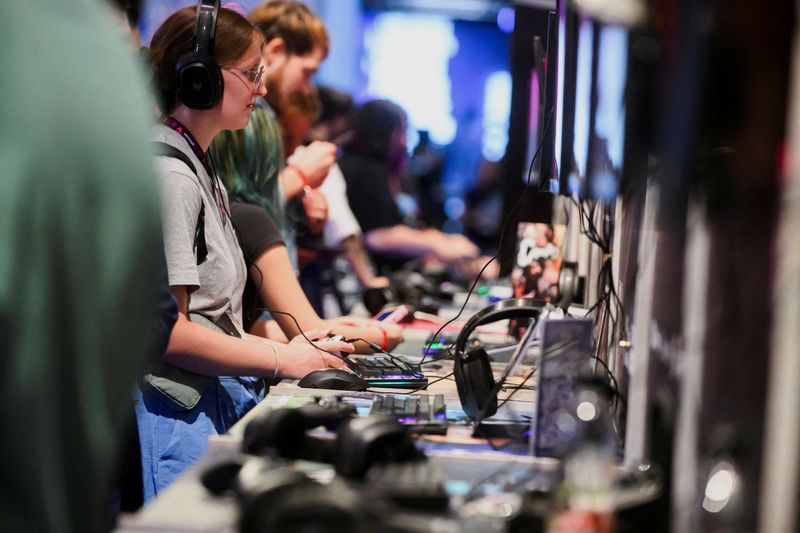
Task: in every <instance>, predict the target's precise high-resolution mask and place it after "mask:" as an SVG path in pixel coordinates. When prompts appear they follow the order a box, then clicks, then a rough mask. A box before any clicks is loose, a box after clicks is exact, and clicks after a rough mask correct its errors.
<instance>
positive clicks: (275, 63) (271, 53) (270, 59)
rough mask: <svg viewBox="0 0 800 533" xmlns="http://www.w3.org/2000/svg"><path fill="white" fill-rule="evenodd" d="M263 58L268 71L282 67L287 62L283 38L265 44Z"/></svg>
mask: <svg viewBox="0 0 800 533" xmlns="http://www.w3.org/2000/svg"><path fill="white" fill-rule="evenodd" d="M261 57H263V58H264V63H265V64H266V68H267V70H273V69H275V68H278V67H280V65H282V64H283V62H284V61H286V43H285V42H284V40H283V38H281V37H276V38H274V39H272V40H270V41H269V42H268V43H267V44H265V45H264V50H263V52H262V53H261Z"/></svg>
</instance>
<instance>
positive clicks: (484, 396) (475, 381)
mask: <svg viewBox="0 0 800 533" xmlns="http://www.w3.org/2000/svg"><path fill="white" fill-rule="evenodd" d="M454 370H455V374H456V375H455V377H456V387H457V388H458V397H459V399H460V400H461V406H462V407H463V408H464V412H465V413H466V414H467V416H468V417H470V418H471V419H473V420H476V419H478V418H479V417H480V416H481V414H483V416H484V417H487V416H492V415H493V414H495V413H496V412H497V395H496V394H494V395H493V394H491V393H492V390H493V389H494V387H495V382H494V375H493V374H492V367H491V365H490V364H489V354H487V353H486V350H484V349H483V348H472V349H471V350H469V351H467V353H466V354H463V355H456V359H455V363H454ZM484 410H485V411H486V412H485V413H484Z"/></svg>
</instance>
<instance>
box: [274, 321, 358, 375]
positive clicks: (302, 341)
mask: <svg viewBox="0 0 800 533" xmlns="http://www.w3.org/2000/svg"><path fill="white" fill-rule="evenodd" d="M328 333H329V331H324V330H313V331H306V332H305V337H303V335H298V336H296V337H294V338H293V339H292V340H291V341H290V342H289V344H288V345H286V349H285V350H283V351H282V353H281V357H280V370H279V374H280V375H281V376H283V377H286V378H292V379H299V378H302V377H303V376H305V375H306V374H308V373H309V372H313V371H314V370H321V369H325V368H342V367H343V366H344V361H343V360H342V359H341V358H340V357H337V356H335V355H331V354H329V353H326V352H324V351H322V350H320V349H318V348H317V347H319V348H322V349H323V350H327V351H329V352H333V353H339V352H346V353H352V352H353V351H355V347H353V345H352V344H350V343H349V342H344V341H339V340H331V339H327V338H325V336H326V335H327V334H328ZM306 338H308V339H311V340H313V341H314V344H313V345H312V344H310V343H309V342H308V340H306ZM316 339H318V340H316ZM284 354H286V357H284V356H283V355H284Z"/></svg>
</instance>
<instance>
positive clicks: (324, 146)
mask: <svg viewBox="0 0 800 533" xmlns="http://www.w3.org/2000/svg"><path fill="white" fill-rule="evenodd" d="M335 162H336V145H335V144H331V143H329V142H324V141H314V142H312V143H311V144H309V145H308V146H304V147H303V149H302V150H300V149H298V150H296V151H295V153H294V154H293V155H292V157H290V158H289V164H288V165H287V166H286V168H284V169H283V171H281V174H280V180H281V182H282V184H283V191H284V194H285V195H286V201H289V200H291V199H292V198H295V197H297V196H300V194H302V192H303V189H304V188H305V186H306V185H307V186H309V187H311V188H312V189H316V188H317V187H319V186H320V185H322V182H323V181H325V176H327V175H328V170H329V169H330V168H331V165H333V164H334V163H335Z"/></svg>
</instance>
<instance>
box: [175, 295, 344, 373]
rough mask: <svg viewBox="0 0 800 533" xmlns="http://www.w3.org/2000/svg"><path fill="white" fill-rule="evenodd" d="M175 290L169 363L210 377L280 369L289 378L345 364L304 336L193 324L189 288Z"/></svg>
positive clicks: (334, 345)
mask: <svg viewBox="0 0 800 533" xmlns="http://www.w3.org/2000/svg"><path fill="white" fill-rule="evenodd" d="M172 291H173V294H174V295H175V299H176V301H177V303H178V321H177V322H176V323H175V327H174V328H173V329H172V334H171V335H170V339H169V344H168V345H167V351H166V352H165V353H164V355H163V360H164V362H166V363H169V364H171V365H174V366H177V367H179V368H183V369H185V370H189V371H192V372H195V373H198V374H203V375H209V376H264V377H272V376H274V375H276V370H277V375H278V376H280V377H288V378H301V377H303V376H305V375H306V374H308V373H309V372H311V371H313V370H317V369H321V368H340V367H341V366H342V364H343V363H342V361H341V360H340V359H339V358H338V357H335V356H332V355H329V354H327V353H324V352H321V351H319V350H317V349H316V348H314V347H313V346H311V345H309V344H308V343H307V342H305V341H304V340H302V339H301V340H298V339H293V340H292V342H290V343H289V344H280V343H276V342H272V341H267V340H264V341H262V342H256V341H253V340H248V339H240V338H237V337H232V336H230V335H225V334H224V333H219V332H216V331H213V330H211V329H208V328H206V327H203V326H200V325H198V324H193V323H192V322H190V321H189V319H188V318H187V317H186V308H187V302H188V291H187V289H186V287H185V286H182V285H181V286H173V287H172ZM309 333H313V332H309ZM321 342H322V343H323V347H324V348H325V349H326V350H329V351H345V352H349V351H351V350H352V345H350V344H348V343H345V342H330V341H321Z"/></svg>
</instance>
